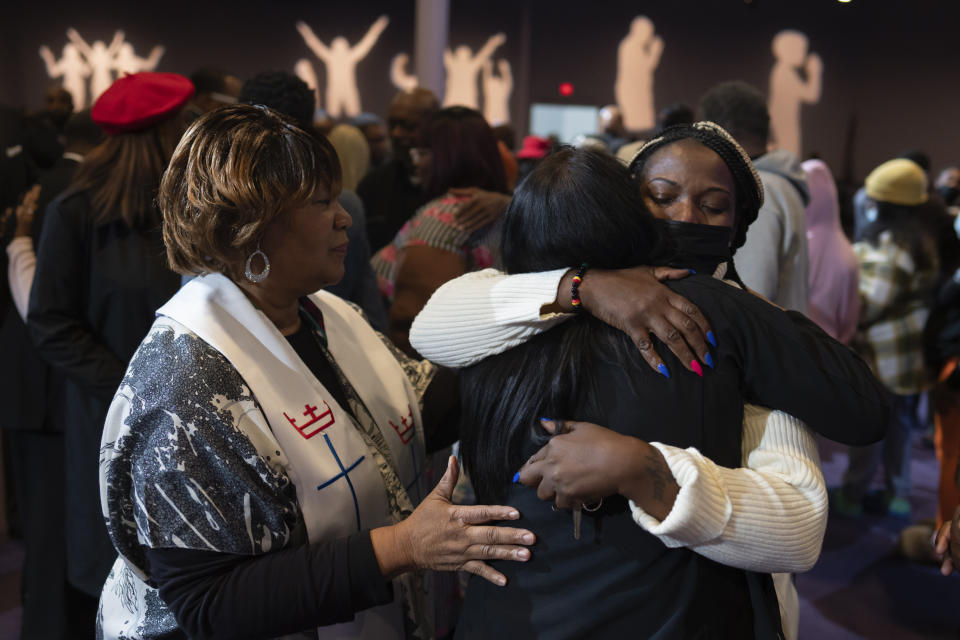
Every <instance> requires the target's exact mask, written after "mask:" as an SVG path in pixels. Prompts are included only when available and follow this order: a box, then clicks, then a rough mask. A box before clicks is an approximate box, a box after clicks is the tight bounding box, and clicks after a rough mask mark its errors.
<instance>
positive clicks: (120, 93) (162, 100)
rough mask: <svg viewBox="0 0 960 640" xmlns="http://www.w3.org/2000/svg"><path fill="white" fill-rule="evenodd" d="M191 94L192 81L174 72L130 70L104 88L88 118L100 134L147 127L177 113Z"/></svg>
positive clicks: (124, 131) (112, 133) (138, 129)
mask: <svg viewBox="0 0 960 640" xmlns="http://www.w3.org/2000/svg"><path fill="white" fill-rule="evenodd" d="M191 97H193V83H192V82H190V80H188V79H187V78H185V77H183V76H181V75H179V74H176V73H153V72H147V71H144V72H141V73H133V74H128V75H125V76H123V77H122V78H117V79H116V81H115V82H114V83H113V84H112V85H110V88H109V89H107V90H106V91H104V92H103V93H102V94H101V95H100V97H99V98H97V101H96V103H94V105H93V109H91V110H90V117H91V118H93V121H94V122H96V123H97V124H98V125H99V126H100V128H101V129H103V131H104V133H107V134H108V135H114V134H117V133H127V132H129V131H140V130H141V129H147V128H149V127H151V126H153V125H155V124H157V123H158V122H162V121H163V120H166V119H167V118H169V117H171V116H173V115H174V114H175V113H177V112H178V111H179V110H180V108H181V107H182V106H183V105H184V104H186V102H187V100H189V99H190V98H191Z"/></svg>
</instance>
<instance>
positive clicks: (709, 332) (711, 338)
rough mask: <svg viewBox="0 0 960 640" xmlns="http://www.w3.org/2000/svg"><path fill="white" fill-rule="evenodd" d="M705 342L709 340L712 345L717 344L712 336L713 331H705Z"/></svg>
mask: <svg viewBox="0 0 960 640" xmlns="http://www.w3.org/2000/svg"><path fill="white" fill-rule="evenodd" d="M707 342H709V343H710V344H711V345H713V346H714V347H715V346H717V339H716V338H715V337H713V331H707Z"/></svg>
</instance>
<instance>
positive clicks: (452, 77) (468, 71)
mask: <svg viewBox="0 0 960 640" xmlns="http://www.w3.org/2000/svg"><path fill="white" fill-rule="evenodd" d="M506 41H507V36H505V35H504V34H502V33H498V34H496V35H494V36H491V37H490V39H489V40H487V43H486V44H485V45H483V48H481V49H480V51H478V52H477V55H473V52H472V51H471V50H470V47H468V46H466V45H460V46H459V47H457V50H456V52H451V51H450V49H449V48H448V49H447V50H446V51H444V52H443V66H444V67H446V69H447V92H446V95H445V96H444V98H443V106H445V107H449V106H451V105H455V104H456V105H462V106H464V107H470V108H471V109H479V108H480V103H479V102H478V97H477V74H478V73H479V72H480V68H481V67H482V66H483V63H484V62H486V61H487V60H489V59H490V56H492V55H493V52H494V51H496V49H497V47H499V46H500V45H502V44H503V43H504V42H506Z"/></svg>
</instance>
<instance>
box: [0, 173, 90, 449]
mask: <svg viewBox="0 0 960 640" xmlns="http://www.w3.org/2000/svg"><path fill="white" fill-rule="evenodd" d="M78 165H79V163H78V162H77V161H76V160H72V159H69V158H60V159H59V160H58V161H57V162H55V163H54V165H53V166H52V167H51V168H50V169H47V170H45V171H43V172H42V174H41V177H40V198H39V199H38V200H37V212H36V215H34V217H33V226H32V228H31V230H30V237H31V239H32V240H33V246H34V248H36V247H37V246H38V245H39V240H40V231H41V229H42V228H43V219H44V213H45V211H46V207H47V205H48V204H49V203H50V202H51V201H52V200H54V198H55V197H57V196H59V195H60V194H61V193H62V192H63V191H64V190H66V188H67V187H68V186H69V185H70V180H71V178H72V177H73V172H74V171H75V170H76V168H77V166H78ZM3 259H4V262H3V263H2V264H3V272H4V273H6V268H7V263H6V262H5V260H6V254H5V253H4V255H3ZM5 283H6V280H4V284H2V285H0V288H3V287H6V284H5ZM0 318H2V319H0V353H3V356H4V366H3V367H0V406H3V408H4V410H3V412H2V413H0V428H2V429H17V430H26V431H41V430H42V431H57V432H62V431H63V423H62V421H60V420H57V419H56V417H57V408H58V407H61V406H62V405H63V398H62V397H61V391H60V388H61V387H62V383H61V382H59V381H58V380H57V377H56V376H55V375H54V374H53V372H52V371H51V370H50V367H49V366H48V365H47V363H46V362H44V361H43V359H42V358H41V357H40V355H39V354H38V353H37V350H36V349H35V348H34V346H33V343H32V342H31V341H30V335H29V334H28V333H27V325H26V323H25V322H24V321H23V319H22V318H21V317H20V314H19V313H18V312H17V309H16V307H14V306H13V305H12V304H11V305H8V306H7V308H6V312H5V313H3V314H2V316H0Z"/></svg>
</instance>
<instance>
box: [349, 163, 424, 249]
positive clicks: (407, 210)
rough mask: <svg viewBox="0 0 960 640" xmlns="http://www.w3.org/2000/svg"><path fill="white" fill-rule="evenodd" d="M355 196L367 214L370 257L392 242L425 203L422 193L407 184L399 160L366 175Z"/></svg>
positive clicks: (405, 170) (403, 169) (404, 169)
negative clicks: (361, 202)
mask: <svg viewBox="0 0 960 640" xmlns="http://www.w3.org/2000/svg"><path fill="white" fill-rule="evenodd" d="M357 195H358V196H360V199H361V200H363V207H364V209H365V210H366V213H367V238H368V239H369V240H370V250H371V251H372V252H373V253H376V252H377V251H379V250H380V249H382V248H383V247H385V246H386V245H388V244H390V243H391V242H393V238H394V236H396V235H397V231H400V227H402V226H403V223H405V222H406V221H407V220H409V219H410V218H412V217H413V214H414V213H416V212H417V209H419V208H420V207H422V206H423V205H425V204H426V203H427V200H428V198H427V196H426V195H425V194H424V193H423V189H421V188H420V187H419V186H418V185H415V184H413V183H411V182H410V174H409V172H408V171H407V168H406V167H405V166H404V165H403V164H402V163H401V162H400V161H398V160H391V161H390V162H387V163H386V164H384V165H382V166H380V167H377V168H376V169H374V170H372V171H371V172H370V173H368V174H367V175H366V176H365V177H364V178H363V180H361V181H360V184H359V185H357Z"/></svg>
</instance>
